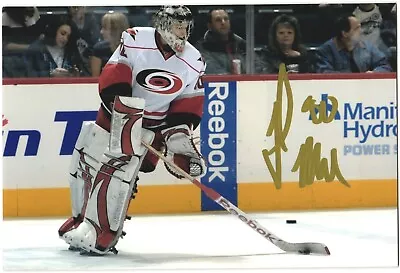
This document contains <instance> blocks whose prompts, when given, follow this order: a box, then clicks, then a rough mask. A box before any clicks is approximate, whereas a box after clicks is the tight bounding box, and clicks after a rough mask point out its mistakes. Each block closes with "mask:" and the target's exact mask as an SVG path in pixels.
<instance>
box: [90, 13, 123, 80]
mask: <svg viewBox="0 0 400 273" xmlns="http://www.w3.org/2000/svg"><path fill="white" fill-rule="evenodd" d="M127 28H129V23H128V18H127V17H126V16H125V15H124V14H122V13H119V12H114V13H107V14H105V15H104V16H103V18H102V20H101V30H100V33H101V35H103V39H104V41H101V42H98V43H97V44H95V45H94V48H93V56H91V57H90V67H91V71H92V76H93V77H98V76H99V75H100V73H101V71H102V69H103V67H104V65H105V64H106V63H107V61H108V59H109V58H110V57H111V55H112V54H113V53H114V51H115V50H116V49H117V47H118V45H119V44H120V42H121V34H122V32H123V31H124V30H126V29H127Z"/></svg>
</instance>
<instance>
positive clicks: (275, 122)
mask: <svg viewBox="0 0 400 273" xmlns="http://www.w3.org/2000/svg"><path fill="white" fill-rule="evenodd" d="M283 85H285V89H286V97H287V108H286V118H285V125H284V126H283V129H282V100H283ZM292 117H293V93H292V88H291V86H290V83H289V79H288V76H287V73H286V68H285V65H284V64H281V65H280V66H279V74H278V87H277V92H276V101H275V102H274V107H273V110H272V117H271V121H270V123H269V125H268V129H267V132H266V136H267V137H269V136H271V135H272V134H274V142H275V146H274V147H273V148H272V149H271V150H268V149H263V150H262V155H263V157H264V161H265V164H267V167H268V170H269V172H270V173H271V176H272V179H273V180H274V183H275V187H276V188H277V189H280V188H281V187H282V150H283V151H285V152H287V151H288V148H287V147H286V143H285V140H286V137H287V135H288V133H289V129H290V124H291V123H292ZM273 154H275V167H276V169H274V167H273V166H272V162H271V159H270V156H271V155H273Z"/></svg>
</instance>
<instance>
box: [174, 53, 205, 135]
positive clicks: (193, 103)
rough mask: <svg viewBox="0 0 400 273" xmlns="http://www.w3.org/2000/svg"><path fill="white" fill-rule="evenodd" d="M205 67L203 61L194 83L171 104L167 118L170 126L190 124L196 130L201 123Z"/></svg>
mask: <svg viewBox="0 0 400 273" xmlns="http://www.w3.org/2000/svg"><path fill="white" fill-rule="evenodd" d="M205 66H206V65H205V63H204V62H203V61H202V65H201V66H200V70H199V71H198V73H197V75H196V77H194V79H193V81H192V82H191V83H189V84H188V86H187V87H186V88H185V90H184V91H183V92H182V93H181V94H180V95H179V96H178V97H177V98H176V99H175V100H173V101H172V102H171V104H170V108H169V111H168V116H167V124H168V126H174V125H179V124H188V125H189V126H190V125H193V127H194V128H196V127H197V126H198V124H199V123H200V121H201V117H202V116H203V104H204V86H203V79H202V78H203V75H204V71H205Z"/></svg>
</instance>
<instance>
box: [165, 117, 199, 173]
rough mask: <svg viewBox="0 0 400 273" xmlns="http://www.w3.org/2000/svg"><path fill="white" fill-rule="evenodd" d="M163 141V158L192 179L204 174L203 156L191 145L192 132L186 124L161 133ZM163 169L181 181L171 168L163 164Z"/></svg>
mask: <svg viewBox="0 0 400 273" xmlns="http://www.w3.org/2000/svg"><path fill="white" fill-rule="evenodd" d="M161 133H162V135H163V137H164V140H165V145H166V148H165V156H166V157H167V158H168V159H169V160H171V161H173V162H174V163H175V164H176V165H178V166H179V167H180V168H181V169H183V170H184V171H185V172H187V173H188V174H190V175H191V176H193V177H199V176H202V175H204V174H205V172H206V165H205V161H204V158H203V156H202V155H201V154H200V153H199V151H198V150H197V148H196V146H195V145H194V143H193V136H192V131H191V130H190V129H189V126H187V125H186V124H182V125H177V126H174V127H171V128H167V129H164V130H162V131H161ZM164 165H165V168H166V169H167V170H168V172H169V173H171V174H172V175H174V176H175V177H177V178H179V179H182V178H183V176H182V175H180V174H178V173H177V172H176V171H175V169H174V168H173V167H172V166H169V165H168V164H167V163H164Z"/></svg>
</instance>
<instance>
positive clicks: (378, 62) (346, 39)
mask: <svg viewBox="0 0 400 273" xmlns="http://www.w3.org/2000/svg"><path fill="white" fill-rule="evenodd" d="M317 54H318V58H317V59H318V60H317V72H318V73H335V72H390V71H391V70H392V69H391V67H390V65H389V63H388V61H387V59H386V57H385V54H383V53H382V52H381V51H379V49H377V48H376V47H375V46H373V45H372V44H370V43H369V42H367V41H361V24H360V22H359V21H358V19H357V18H356V17H354V16H353V15H349V16H347V15H345V16H340V17H339V18H338V19H337V20H336V22H335V37H333V38H332V39H330V40H328V41H327V42H325V43H324V44H323V45H322V46H321V47H320V48H319V50H318V53H317Z"/></svg>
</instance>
